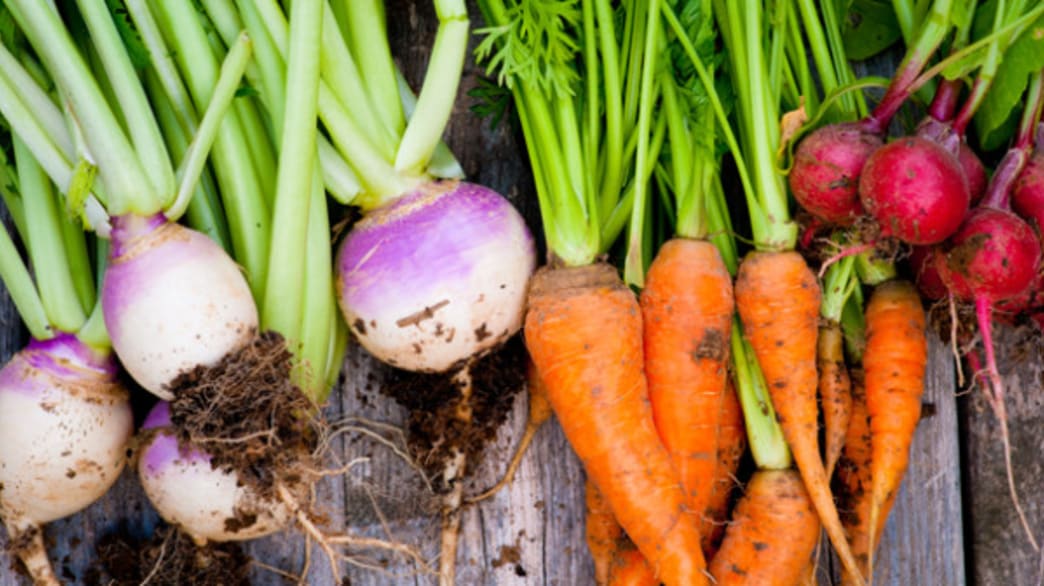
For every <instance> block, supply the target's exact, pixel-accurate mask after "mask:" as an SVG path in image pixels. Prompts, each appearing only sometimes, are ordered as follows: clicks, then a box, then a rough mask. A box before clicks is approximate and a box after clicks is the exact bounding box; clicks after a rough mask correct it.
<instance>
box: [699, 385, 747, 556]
mask: <svg viewBox="0 0 1044 586" xmlns="http://www.w3.org/2000/svg"><path fill="white" fill-rule="evenodd" d="M746 451H747V430H746V428H745V427H744V425H743V410H742V409H741V408H740V402H739V397H738V396H737V395H736V389H735V388H734V386H733V384H732V379H731V378H730V379H728V381H727V382H726V385H725V397H724V400H723V401H722V404H721V421H720V423H719V424H718V464H717V466H716V467H715V468H714V488H713V489H711V494H710V500H709V501H708V503H707V508H706V509H704V512H703V516H702V517H701V518H700V521H701V523H700V535H701V536H702V537H703V555H704V556H706V558H707V559H711V558H713V557H714V552H716V551H717V550H718V545H719V544H720V543H721V538H722V536H724V535H725V524H726V523H727V522H728V519H729V500H730V498H731V497H732V492H733V490H735V489H736V488H737V487H738V486H739V485H738V484H737V482H736V470H737V469H738V468H739V464H740V460H741V459H742V458H743V454H744V452H746Z"/></svg>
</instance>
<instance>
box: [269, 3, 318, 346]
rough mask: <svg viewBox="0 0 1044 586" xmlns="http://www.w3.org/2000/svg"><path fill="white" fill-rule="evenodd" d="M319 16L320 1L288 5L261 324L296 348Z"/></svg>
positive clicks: (312, 155)
mask: <svg viewBox="0 0 1044 586" xmlns="http://www.w3.org/2000/svg"><path fill="white" fill-rule="evenodd" d="M322 15H323V3H322V2H321V0H295V1H294V3H293V6H292V7H291V13H290V38H289V47H288V49H289V50H288V55H287V57H288V58H287V79H286V85H287V90H286V103H287V106H288V107H287V109H286V112H285V113H284V117H283V131H282V138H281V140H280V145H279V171H278V175H277V180H276V196H275V208H274V210H273V214H272V216H273V218H274V220H273V224H272V236H271V241H272V247H271V249H270V250H271V256H270V257H269V259H268V286H267V288H266V291H267V294H266V296H265V297H264V298H263V299H264V303H263V304H262V309H261V327H262V328H263V329H266V330H267V329H272V330H275V331H277V332H280V333H281V334H283V336H284V337H285V338H286V340H287V344H288V346H289V347H290V348H291V349H292V350H293V351H295V352H296V351H297V350H298V349H299V348H300V346H299V344H301V343H302V342H304V340H303V339H302V337H301V334H302V330H303V326H302V323H301V317H302V315H303V303H304V291H303V290H302V288H301V283H304V282H305V281H304V278H305V263H303V262H301V259H303V258H306V256H305V255H306V251H307V248H308V246H307V244H308V239H307V230H308V222H309V218H308V216H309V207H310V206H311V201H310V199H311V198H309V197H308V195H309V194H310V193H311V192H312V188H313V181H314V180H316V179H317V178H316V177H314V173H315V170H316V166H315V162H316V157H315V151H316V147H315V143H316V115H317V110H318V100H319V96H318V94H319V61H320V57H319V50H320V37H321V36H322V35H321V34H317V33H320V32H321V30H322V29H321V27H322V25H323V19H322ZM316 221H318V218H316ZM327 266H329V263H327ZM327 270H329V269H328V268H327ZM324 348H325V346H324Z"/></svg>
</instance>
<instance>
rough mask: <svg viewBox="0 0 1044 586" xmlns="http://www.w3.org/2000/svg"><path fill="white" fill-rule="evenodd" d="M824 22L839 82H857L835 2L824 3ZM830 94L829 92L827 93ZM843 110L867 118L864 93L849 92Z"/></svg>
mask: <svg viewBox="0 0 1044 586" xmlns="http://www.w3.org/2000/svg"><path fill="white" fill-rule="evenodd" d="M821 8H822V10H823V21H824V22H825V23H826V27H825V28H826V36H827V43H828V45H829V47H830V48H829V51H830V54H831V55H833V56H834V66H835V68H836V70H837V82H838V83H839V84H840V85H848V84H850V83H852V82H854V81H855V79H856V78H855V72H854V71H852V65H851V64H850V63H849V62H848V59H846V58H845V43H844V40H843V39H842V38H841V29H840V27H839V24H840V22H841V21H840V20H839V19H838V16H837V5H836V4H835V3H834V2H832V1H831V2H823V3H822V5H821ZM825 93H829V92H825ZM841 110H842V111H843V112H846V113H854V115H855V116H854V117H855V118H857V119H858V118H862V117H863V116H866V113H867V111H868V110H867V108H866V98H865V97H864V96H863V92H849V93H847V94H845V95H844V96H843V97H842V98H841Z"/></svg>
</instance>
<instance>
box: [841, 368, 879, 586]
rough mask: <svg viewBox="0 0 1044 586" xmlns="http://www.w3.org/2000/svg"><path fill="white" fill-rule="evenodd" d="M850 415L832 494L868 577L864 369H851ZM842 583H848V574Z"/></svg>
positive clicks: (867, 442)
mask: <svg viewBox="0 0 1044 586" xmlns="http://www.w3.org/2000/svg"><path fill="white" fill-rule="evenodd" d="M851 374H852V416H851V418H850V419H849V425H848V430H847V432H846V433H845V445H844V448H843V449H842V450H841V458H840V459H839V460H838V462H837V476H836V477H835V479H834V494H836V495H837V509H838V513H840V515H841V523H842V524H844V526H845V532H846V533H847V534H848V540H849V543H851V544H852V553H853V554H854V555H855V556H856V561H857V562H858V563H859V569H860V575H861V576H862V577H863V579H867V578H869V575H870V574H869V563H870V495H871V487H870V484H871V483H870V415H869V414H868V413H867V412H866V393H865V391H864V390H863V372H862V370H859V369H852V372H851ZM842 583H843V584H850V583H851V580H850V577H849V576H848V575H845V576H843V577H842Z"/></svg>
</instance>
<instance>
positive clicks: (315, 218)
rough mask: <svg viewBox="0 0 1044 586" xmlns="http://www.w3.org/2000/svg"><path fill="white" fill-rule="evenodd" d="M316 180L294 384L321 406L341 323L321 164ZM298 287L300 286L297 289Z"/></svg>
mask: <svg viewBox="0 0 1044 586" xmlns="http://www.w3.org/2000/svg"><path fill="white" fill-rule="evenodd" d="M313 168H314V169H315V171H313V173H312V176H313V181H312V188H311V189H310V190H309V191H310V197H309V206H310V207H309V211H308V227H307V234H306V235H305V237H306V239H307V243H306V245H305V246H306V253H305V257H304V258H305V261H304V263H302V264H305V265H306V266H305V271H304V278H305V281H304V289H305V290H304V291H303V297H304V307H303V314H302V315H301V317H300V318H299V321H300V322H301V324H302V325H301V350H300V352H299V354H298V358H299V360H298V362H299V367H298V368H297V369H296V370H295V373H297V379H296V380H295V381H294V382H295V383H296V384H297V385H298V386H299V387H301V389H303V390H304V391H305V392H306V393H307V394H308V396H309V397H311V398H312V401H313V402H315V403H316V404H322V403H324V402H325V401H326V398H327V397H328V396H329V393H330V389H331V388H332V386H331V385H328V384H327V376H326V373H327V370H328V365H327V360H328V359H329V358H330V356H329V354H330V343H331V341H330V336H331V335H332V333H333V332H332V330H331V327H330V324H332V323H333V322H334V321H340V320H339V318H338V316H337V310H336V308H335V305H336V302H335V300H334V286H333V272H332V271H331V270H330V266H331V264H332V262H333V260H332V259H331V258H330V228H329V226H330V223H329V218H328V217H327V210H326V195H325V194H324V193H323V184H322V181H320V179H319V168H318V164H313ZM298 288H299V287H298Z"/></svg>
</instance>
